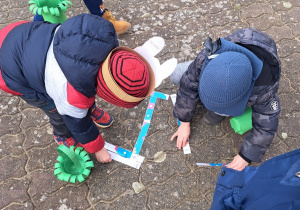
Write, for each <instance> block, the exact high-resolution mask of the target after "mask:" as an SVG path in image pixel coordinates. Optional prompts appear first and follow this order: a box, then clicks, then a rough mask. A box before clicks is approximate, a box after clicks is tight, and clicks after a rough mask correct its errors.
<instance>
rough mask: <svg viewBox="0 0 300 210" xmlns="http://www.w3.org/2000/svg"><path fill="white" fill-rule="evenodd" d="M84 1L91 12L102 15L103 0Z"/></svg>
mask: <svg viewBox="0 0 300 210" xmlns="http://www.w3.org/2000/svg"><path fill="white" fill-rule="evenodd" d="M83 1H84V4H85V6H86V7H87V8H88V10H89V11H90V13H91V14H93V15H98V16H101V17H102V15H103V13H104V11H102V10H101V9H100V7H99V6H100V5H101V4H102V3H103V1H102V0H83Z"/></svg>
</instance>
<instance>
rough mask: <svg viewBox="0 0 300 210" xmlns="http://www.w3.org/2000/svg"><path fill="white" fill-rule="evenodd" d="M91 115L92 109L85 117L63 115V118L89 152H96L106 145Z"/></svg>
mask: <svg viewBox="0 0 300 210" xmlns="http://www.w3.org/2000/svg"><path fill="white" fill-rule="evenodd" d="M90 115H91V110H89V111H88V113H87V115H86V116H85V117H83V118H75V117H71V116H69V115H62V118H63V120H64V123H65V125H66V126H67V128H68V129H69V130H70V132H71V133H72V136H73V137H74V138H75V139H76V140H77V141H78V142H80V143H81V144H82V146H83V148H84V149H85V150H86V151H87V152H89V153H95V152H98V151H99V150H101V149H102V148H103V147H104V139H103V137H102V136H101V134H100V133H99V130H98V128H97V126H96V125H95V123H94V122H93V120H92V118H91V117H90Z"/></svg>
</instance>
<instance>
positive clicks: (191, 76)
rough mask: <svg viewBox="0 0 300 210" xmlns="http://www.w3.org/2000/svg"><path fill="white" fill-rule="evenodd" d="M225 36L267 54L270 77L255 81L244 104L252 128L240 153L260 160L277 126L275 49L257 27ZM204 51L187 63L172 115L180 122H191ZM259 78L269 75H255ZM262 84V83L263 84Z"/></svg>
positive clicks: (278, 62) (278, 104) (278, 70)
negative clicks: (250, 108) (259, 76)
mask: <svg viewBox="0 0 300 210" xmlns="http://www.w3.org/2000/svg"><path fill="white" fill-rule="evenodd" d="M224 39H226V40H228V41H231V42H233V43H236V44H239V45H241V46H243V47H246V48H248V47H249V48H248V49H249V50H251V46H252V47H253V46H255V47H256V48H259V49H260V50H261V51H263V53H267V54H266V55H268V56H267V57H268V58H266V59H264V60H263V62H264V65H265V63H268V65H269V66H270V67H271V69H270V70H271V71H272V79H271V82H268V84H263V83H264V82H260V84H255V85H254V88H253V91H252V93H251V96H250V98H249V101H248V104H247V106H251V107H252V126H253V128H252V130H251V131H250V132H249V133H248V135H247V136H246V138H245V139H244V142H243V143H242V146H241V148H240V152H239V154H240V155H241V157H243V158H244V159H245V160H246V161H248V162H251V161H254V162H260V161H261V160H262V158H263V155H264V154H265V152H266V150H267V148H268V147H269V146H270V144H271V142H272V140H273V138H274V135H275V133H276V131H277V127H278V115H279V112H280V103H279V98H278V95H277V90H278V85H279V78H280V72H281V64H280V61H279V58H278V56H277V49H276V45H275V42H274V41H273V39H272V38H271V37H270V36H269V35H267V34H265V33H263V32H261V31H258V30H255V29H253V28H247V29H243V30H238V31H236V32H234V33H233V34H231V35H229V36H227V37H225V38H224ZM206 56H207V50H205V49H204V50H202V51H201V52H200V53H199V55H198V56H197V58H196V59H195V60H194V61H193V62H192V63H191V64H190V65H189V67H188V70H187V71H186V72H185V73H184V74H183V76H182V78H181V80H180V88H179V90H178V92H177V99H176V104H175V107H174V110H173V114H174V116H175V117H177V118H178V119H179V120H180V121H183V122H191V121H192V118H193V115H194V114H195V109H196V106H197V104H198V103H199V102H200V99H199V95H198V86H199V77H200V72H201V70H202V67H203V65H204V61H205V57H206ZM258 79H260V81H264V80H270V78H258ZM262 84H263V85H262Z"/></svg>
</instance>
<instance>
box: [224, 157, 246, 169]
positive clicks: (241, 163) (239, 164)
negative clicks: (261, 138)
mask: <svg viewBox="0 0 300 210" xmlns="http://www.w3.org/2000/svg"><path fill="white" fill-rule="evenodd" d="M248 164H249V163H248V162H247V161H245V160H244V159H243V158H242V157H241V156H239V155H236V156H235V157H234V158H233V161H232V162H231V163H229V165H228V166H227V167H228V168H232V169H235V170H237V171H242V170H244V168H245V167H246V166H247V165H248Z"/></svg>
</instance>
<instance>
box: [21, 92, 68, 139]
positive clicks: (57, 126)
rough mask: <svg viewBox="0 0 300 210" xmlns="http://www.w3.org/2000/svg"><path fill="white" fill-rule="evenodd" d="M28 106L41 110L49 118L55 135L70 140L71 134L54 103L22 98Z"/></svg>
mask: <svg viewBox="0 0 300 210" xmlns="http://www.w3.org/2000/svg"><path fill="white" fill-rule="evenodd" d="M20 98H22V99H23V100H24V101H26V102H27V103H28V104H30V105H32V106H34V107H37V108H40V109H41V110H43V111H44V112H45V114H46V115H47V116H48V117H49V119H50V123H51V125H52V126H53V130H54V131H53V133H54V134H55V135H57V136H60V137H63V138H69V137H70V136H71V132H70V131H69V130H68V129H67V127H66V125H65V123H64V121H63V119H62V116H61V115H60V114H59V113H58V112H57V110H56V107H55V104H54V102H51V101H44V100H41V99H29V98H25V97H24V96H20Z"/></svg>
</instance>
